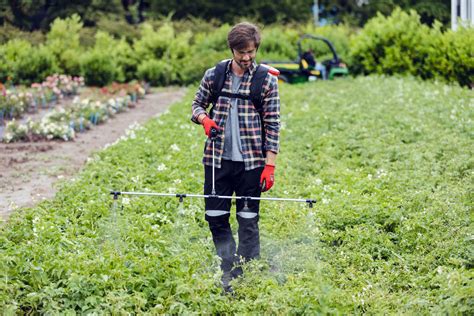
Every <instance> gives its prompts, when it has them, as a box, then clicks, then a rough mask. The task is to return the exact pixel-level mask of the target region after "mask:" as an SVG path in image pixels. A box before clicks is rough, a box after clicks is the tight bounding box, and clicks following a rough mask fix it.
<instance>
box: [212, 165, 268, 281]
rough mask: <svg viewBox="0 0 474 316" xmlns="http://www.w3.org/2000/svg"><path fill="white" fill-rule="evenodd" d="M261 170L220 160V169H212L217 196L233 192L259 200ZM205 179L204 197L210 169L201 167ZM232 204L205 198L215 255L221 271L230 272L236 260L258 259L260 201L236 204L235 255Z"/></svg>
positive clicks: (237, 202) (225, 200)
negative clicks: (230, 221) (219, 261)
mask: <svg viewBox="0 0 474 316" xmlns="http://www.w3.org/2000/svg"><path fill="white" fill-rule="evenodd" d="M262 171H263V168H256V169H252V170H248V171H246V170H245V168H244V163H243V162H234V161H230V160H222V166H221V168H215V189H216V194H217V195H226V196H231V195H233V193H235V194H236V195H237V196H253V197H259V196H260V193H261V189H260V175H261V174H262ZM204 176H205V182H204V194H211V191H212V167H208V166H205V167H204ZM231 204H232V202H231V200H229V199H217V198H209V199H206V221H207V222H208V223H209V228H210V230H211V233H212V239H213V241H214V245H215V247H216V251H217V255H218V256H219V257H220V258H221V259H222V263H221V268H222V270H223V271H224V272H227V271H230V270H231V269H232V267H233V266H234V264H235V263H236V262H237V261H239V260H243V261H248V260H251V259H255V258H258V257H259V256H260V236H259V231H258V219H259V215H258V212H259V204H260V203H259V201H247V203H245V202H244V201H243V200H237V201H236V205H237V212H236V214H237V221H238V223H239V230H238V236H239V246H238V249H237V252H236V244H235V241H234V237H233V236H232V229H231V227H230V224H229V217H230V207H231ZM246 204H247V205H246Z"/></svg>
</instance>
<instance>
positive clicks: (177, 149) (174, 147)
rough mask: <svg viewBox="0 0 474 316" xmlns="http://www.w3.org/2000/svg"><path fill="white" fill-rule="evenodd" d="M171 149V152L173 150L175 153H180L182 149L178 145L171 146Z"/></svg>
mask: <svg viewBox="0 0 474 316" xmlns="http://www.w3.org/2000/svg"><path fill="white" fill-rule="evenodd" d="M170 148H171V150H173V151H180V150H181V149H179V147H178V145H176V144H173V145H171V147H170Z"/></svg>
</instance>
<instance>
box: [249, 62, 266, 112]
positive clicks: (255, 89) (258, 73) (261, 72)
mask: <svg viewBox="0 0 474 316" xmlns="http://www.w3.org/2000/svg"><path fill="white" fill-rule="evenodd" d="M267 73H268V68H267V67H264V66H261V65H258V66H257V69H256V70H255V73H254V74H253V78H252V82H251V84H250V100H252V103H253V106H254V107H255V110H256V111H257V112H258V113H259V114H260V116H261V114H262V112H263V98H262V89H263V82H264V81H265V78H266V77H267Z"/></svg>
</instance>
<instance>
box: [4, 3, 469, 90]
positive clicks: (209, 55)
mask: <svg viewBox="0 0 474 316" xmlns="http://www.w3.org/2000/svg"><path fill="white" fill-rule="evenodd" d="M109 22H110V21H109ZM122 26H124V27H123V28H122ZM229 29H230V24H222V25H220V26H217V25H216V24H213V23H211V22H205V21H203V20H183V21H172V20H171V19H170V18H165V19H161V20H154V21H151V22H149V23H148V22H145V23H142V24H140V25H139V26H130V25H128V24H127V23H126V22H123V21H122V22H118V21H117V22H114V23H111V24H104V25H103V26H102V27H101V29H100V30H98V29H95V30H96V31H93V32H91V30H92V29H89V28H86V27H84V22H83V21H82V20H81V18H80V17H79V16H78V15H73V16H71V17H69V18H66V19H60V18H58V19H56V20H55V21H54V22H53V23H52V25H51V29H50V31H49V32H48V33H46V34H45V35H44V37H43V38H40V37H36V36H34V39H31V40H29V39H25V38H21V37H19V38H13V39H11V40H8V41H7V42H5V43H4V44H3V45H0V82H6V81H10V82H11V83H25V84H27V83H31V82H35V81H41V79H42V78H43V77H44V76H45V75H47V74H51V73H55V72H60V73H66V74H70V75H82V76H84V77H85V79H86V83H87V84H89V85H106V84H108V83H110V82H111V81H119V82H125V81H130V80H133V79H136V78H138V79H144V80H147V81H149V82H151V83H152V84H153V85H169V84H180V85H183V84H189V83H194V82H196V81H197V80H199V79H200V78H201V76H202V74H203V72H204V70H205V69H207V68H209V67H212V66H213V65H215V64H216V62H217V61H219V60H222V59H224V58H228V57H229V55H230V54H229V50H228V48H227V44H226V35H227V32H228V31H229ZM262 29H263V42H262V46H261V48H260V51H259V55H258V59H259V61H262V60H263V61H264V60H296V59H297V48H296V43H297V41H298V38H299V36H300V35H301V34H304V33H311V34H318V35H322V36H325V37H327V38H329V39H330V40H331V41H332V42H333V43H334V45H335V47H336V50H337V52H338V54H339V55H340V57H342V59H343V60H344V61H345V62H346V63H347V64H348V65H349V68H350V70H351V72H352V73H353V74H356V75H357V74H370V73H378V74H410V75H414V76H417V77H420V78H423V79H432V78H434V79H439V80H444V81H448V82H458V83H460V84H461V85H464V86H469V85H471V84H472V83H473V82H474V77H473V76H474V75H473V74H474V56H473V54H474V53H473V52H474V29H472V28H467V29H464V28H461V29H460V30H458V31H457V32H453V31H451V30H443V27H442V25H441V24H440V23H439V22H435V23H433V25H432V26H431V27H430V26H428V25H426V24H423V23H422V22H421V19H420V16H419V15H418V14H417V13H416V12H415V11H410V12H408V13H407V12H405V11H403V10H401V9H396V10H394V11H393V12H392V14H391V15H390V16H384V15H382V14H379V15H377V16H376V17H374V18H372V19H371V20H370V21H369V22H368V23H367V24H366V25H365V26H364V27H363V28H362V29H361V30H359V31H356V30H355V29H354V28H352V27H350V26H349V25H347V24H340V25H330V26H324V27H315V26H314V25H313V24H312V23H306V24H301V23H300V24H287V25H280V24H272V25H262ZM108 30H109V31H108ZM118 30H119V31H118ZM36 40H37V41H36ZM35 41H36V42H35ZM310 46H312V48H313V49H314V51H315V52H316V56H317V58H318V59H319V60H324V59H327V58H331V56H330V54H328V53H329V50H328V48H327V47H325V46H323V45H321V44H317V45H316V44H314V43H310V42H305V43H304V48H305V49H306V48H308V47H310Z"/></svg>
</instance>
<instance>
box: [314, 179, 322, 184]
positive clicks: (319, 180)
mask: <svg viewBox="0 0 474 316" xmlns="http://www.w3.org/2000/svg"><path fill="white" fill-rule="evenodd" d="M314 183H315V184H316V185H321V184H323V180H321V179H319V178H318V179H316V180H314Z"/></svg>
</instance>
